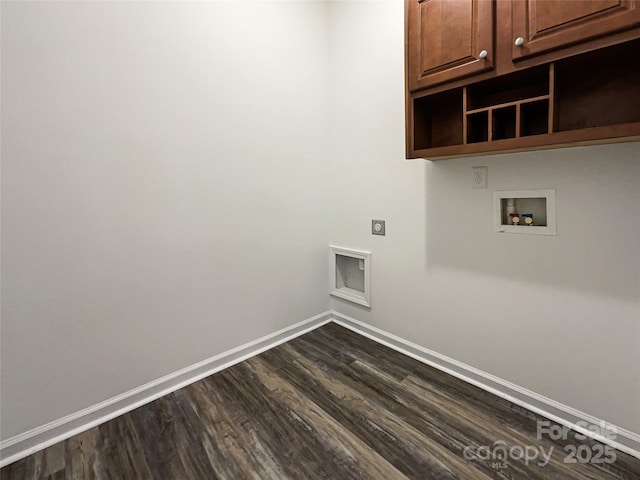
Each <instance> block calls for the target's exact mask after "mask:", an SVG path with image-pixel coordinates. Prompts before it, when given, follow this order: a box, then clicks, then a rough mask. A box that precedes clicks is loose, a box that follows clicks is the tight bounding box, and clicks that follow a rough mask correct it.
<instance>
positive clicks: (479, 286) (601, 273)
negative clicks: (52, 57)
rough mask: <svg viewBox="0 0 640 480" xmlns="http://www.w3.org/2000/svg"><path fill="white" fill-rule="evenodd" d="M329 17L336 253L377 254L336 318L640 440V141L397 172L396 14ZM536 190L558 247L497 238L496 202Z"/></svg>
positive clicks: (338, 7) (374, 11) (339, 8)
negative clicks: (485, 184) (367, 286)
mask: <svg viewBox="0 0 640 480" xmlns="http://www.w3.org/2000/svg"><path fill="white" fill-rule="evenodd" d="M330 18H331V22H330V35H329V38H330V40H331V49H330V61H331V74H332V76H331V88H330V96H331V100H332V102H331V105H332V111H331V117H330V118H331V121H330V125H331V127H332V129H331V132H330V135H331V136H330V146H331V155H330V158H331V161H332V165H333V169H334V170H335V171H336V172H337V171H339V172H340V174H339V175H335V176H333V177H332V178H333V179H334V182H333V189H332V191H333V195H332V198H333V199H334V200H335V201H334V203H333V205H332V211H333V212H334V214H333V217H332V218H333V226H332V229H331V233H332V235H331V242H332V244H335V245H339V246H344V247H352V248H363V249H368V250H371V252H372V259H371V264H372V272H371V290H372V294H371V302H372V309H371V311H368V310H366V309H363V308H360V307H357V306H352V305H351V304H349V303H348V302H344V301H341V300H339V299H335V300H332V304H333V307H334V308H335V309H336V310H338V311H340V312H342V313H345V314H348V315H351V316H353V317H356V318H358V319H361V320H363V321H366V322H369V323H371V324H373V325H375V326H378V327H380V328H382V329H384V330H387V331H389V332H392V333H394V334H397V335H399V336H400V337H403V338H405V339H408V340H411V341H413V342H415V343H417V344H420V345H423V346H425V347H427V348H430V349H432V350H435V351H436V352H439V353H442V354H444V355H448V356H450V357H452V358H454V359H456V360H459V361H462V362H464V363H467V364H469V365H471V366H474V367H476V368H480V369H482V370H485V371H486V372H489V373H492V374H494V375H497V376H499V377H502V378H504V379H506V380H509V381H511V382H514V383H516V384H518V385H520V386H523V387H526V388H529V389H531V390H533V391H535V392H537V393H540V394H542V395H545V396H548V397H550V398H552V399H554V400H557V401H560V402H563V403H565V404H567V405H570V406H572V407H574V408H578V409H580V410H583V411H585V412H587V413H590V414H592V415H595V416H597V417H599V418H603V419H605V420H607V421H609V422H613V423H616V424H618V425H620V426H622V427H626V428H628V429H630V430H632V431H635V432H640V256H639V255H638V252H639V247H640V222H638V221H637V219H636V217H637V212H638V209H639V207H640V143H626V144H618V145H607V146H597V147H582V148H571V149H559V150H551V151H540V152H529V153H520V154H505V155H496V156H486V157H478V158H468V159H457V160H445V161H442V162H424V161H422V160H413V161H406V160H403V158H404V137H403V135H404V103H403V102H404V98H403V73H402V72H403V4H402V2H401V1H392V2H367V7H366V8H365V9H363V8H362V5H361V4H358V3H357V2H336V3H333V4H332V7H331V16H330ZM474 165H475V166H479V165H486V166H488V167H489V175H488V179H489V188H488V189H487V190H473V189H472V188H471V166H474ZM538 188H554V189H556V202H557V220H558V235H557V236H555V237H545V236H534V235H532V236H528V235H513V234H512V235H508V234H497V233H494V232H493V227H492V221H493V217H492V191H493V190H514V189H538ZM373 218H376V219H385V220H387V224H386V227H387V236H386V237H379V236H372V235H371V234H370V233H369V232H370V230H369V229H370V223H369V222H370V221H371V219H373Z"/></svg>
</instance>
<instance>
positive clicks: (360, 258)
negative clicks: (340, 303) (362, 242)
mask: <svg viewBox="0 0 640 480" xmlns="http://www.w3.org/2000/svg"><path fill="white" fill-rule="evenodd" d="M329 248H330V252H331V255H329V262H330V263H329V293H330V294H331V295H333V296H334V297H340V298H343V299H345V300H348V301H350V302H353V303H357V304H358V305H363V306H365V307H369V308H370V307H371V280H370V278H371V277H370V265H371V252H366V251H363V250H352V249H348V248H342V247H335V246H331V247H329Z"/></svg>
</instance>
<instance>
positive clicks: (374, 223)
mask: <svg viewBox="0 0 640 480" xmlns="http://www.w3.org/2000/svg"><path fill="white" fill-rule="evenodd" d="M371 233H372V234H373V235H385V228H384V220H371Z"/></svg>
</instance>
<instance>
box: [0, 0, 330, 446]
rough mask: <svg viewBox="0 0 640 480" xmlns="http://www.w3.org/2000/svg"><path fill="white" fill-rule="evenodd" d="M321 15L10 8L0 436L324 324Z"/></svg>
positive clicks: (193, 6) (298, 6) (71, 5)
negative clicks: (297, 327)
mask: <svg viewBox="0 0 640 480" xmlns="http://www.w3.org/2000/svg"><path fill="white" fill-rule="evenodd" d="M326 14H327V9H326V6H325V5H324V4H322V3H314V2H311V3H308V2H300V3H290V2H271V3H270V2H266V3H265V2H256V3H249V2H208V3H204V2H175V3H169V2H17V3H13V2H2V222H3V225H2V226H3V229H2V234H3V237H2V362H1V363H2V424H1V431H2V438H3V439H5V438H8V437H11V436H13V435H15V434H17V433H20V432H24V431H26V430H28V429H31V428H33V427H36V426H39V425H42V424H44V423H46V422H49V421H51V420H55V419H57V418H60V417H62V416H64V415H67V414H69V413H72V412H75V411H77V410H80V409H82V408H84V407H87V406H90V405H93V404H95V403H98V402H100V401H102V400H105V399H107V398H110V397H111V396H114V395H117V394H120V393H122V392H124V391H127V390H129V389H131V388H134V387H137V386H139V385H142V384H144V383H146V382H149V381H151V380H155V379H157V378H159V377H161V376H163V375H166V374H168V373H171V372H174V371H176V370H178V369H180V368H183V367H185V366H188V365H191V364H193V363H195V362H197V361H200V360H203V359H206V358H209V357H211V356H213V355H215V354H218V353H221V352H223V351H226V350H228V349H230V348H232V347H235V346H237V345H240V344H242V343H245V342H247V341H249V340H253V339H256V338H258V337H260V336H262V335H265V334H268V333H271V332H274V331H276V330H278V329H280V328H282V327H285V326H287V325H290V324H292V323H294V322H297V321H300V320H303V319H306V318H309V317H311V316H313V315H316V314H318V313H320V312H322V311H325V310H326V309H327V307H328V300H327V294H326V288H327V286H326V271H327V258H328V254H327V247H326V246H327V244H328V234H327V221H326V219H327V215H328V211H327V208H326V206H325V193H324V192H325V190H326V188H325V186H326V161H325V145H326V134H325V125H326V104H327V91H326V90H327V89H326V75H327V42H326V33H327V31H326Z"/></svg>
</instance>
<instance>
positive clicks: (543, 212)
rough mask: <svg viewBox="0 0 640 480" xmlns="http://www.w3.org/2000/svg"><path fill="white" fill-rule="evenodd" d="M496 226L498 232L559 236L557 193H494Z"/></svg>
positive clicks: (494, 220)
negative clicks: (557, 230)
mask: <svg viewBox="0 0 640 480" xmlns="http://www.w3.org/2000/svg"><path fill="white" fill-rule="evenodd" d="M493 223H494V227H495V231H496V232H499V233H525V234H533V235H555V234H556V191H555V190H553V189H546V190H508V191H499V192H493Z"/></svg>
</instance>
